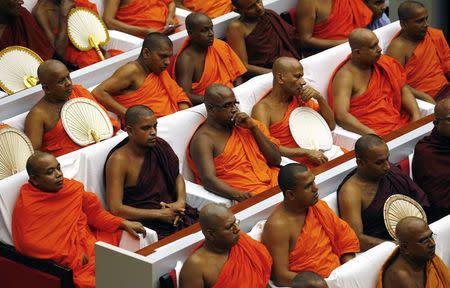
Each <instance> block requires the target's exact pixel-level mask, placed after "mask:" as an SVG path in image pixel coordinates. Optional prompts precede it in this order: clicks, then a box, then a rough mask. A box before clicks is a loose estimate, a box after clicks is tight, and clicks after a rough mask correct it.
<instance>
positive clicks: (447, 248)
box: [430, 215, 450, 267]
mask: <svg viewBox="0 0 450 288" xmlns="http://www.w3.org/2000/svg"><path fill="white" fill-rule="evenodd" d="M430 229H431V231H433V233H434V234H435V235H434V241H435V242H436V255H438V256H439V257H441V259H442V260H443V261H444V263H445V265H447V267H450V245H448V244H449V242H450V215H448V216H446V217H444V218H442V219H440V220H439V221H436V222H434V223H432V224H430Z"/></svg>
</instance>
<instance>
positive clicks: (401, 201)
mask: <svg viewBox="0 0 450 288" xmlns="http://www.w3.org/2000/svg"><path fill="white" fill-rule="evenodd" d="M383 216H384V224H385V225H386V229H387V230H388V232H389V235H391V237H392V238H393V239H395V240H397V237H396V235H395V227H396V226H397V224H398V222H400V220H402V219H403V218H405V217H409V216H414V217H418V218H421V219H423V220H424V221H425V222H427V215H426V214H425V211H423V208H422V206H420V204H419V203H417V202H416V201H415V200H414V199H411V198H410V197H408V196H405V195H402V194H394V195H392V196H391V197H389V198H388V199H387V200H386V202H385V203H384V208H383Z"/></svg>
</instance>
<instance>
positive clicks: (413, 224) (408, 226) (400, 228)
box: [395, 216, 428, 243]
mask: <svg viewBox="0 0 450 288" xmlns="http://www.w3.org/2000/svg"><path fill="white" fill-rule="evenodd" d="M427 228H428V224H427V223H426V222H425V221H424V220H423V219H421V218H418V217H413V216H410V217H405V218H403V219H402V220H400V221H399V222H398V223H397V226H396V227H395V235H396V236H397V240H398V241H399V242H400V243H401V242H409V241H411V240H412V239H414V236H415V235H417V233H418V232H420V231H423V230H424V229H427Z"/></svg>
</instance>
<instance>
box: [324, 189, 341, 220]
mask: <svg viewBox="0 0 450 288" xmlns="http://www.w3.org/2000/svg"><path fill="white" fill-rule="evenodd" d="M321 200H323V201H325V202H326V203H327V204H328V207H330V209H331V210H333V212H334V213H335V214H336V215H338V216H339V208H338V199H337V193H336V192H333V193H331V194H330V195H328V196H326V197H323V198H322V199H321Z"/></svg>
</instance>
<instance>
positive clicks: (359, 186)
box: [337, 134, 429, 251]
mask: <svg viewBox="0 0 450 288" xmlns="http://www.w3.org/2000/svg"><path fill="white" fill-rule="evenodd" d="M355 155H356V164H357V168H356V169H355V170H354V171H352V172H351V173H350V174H349V175H347V176H346V177H345V178H344V180H343V181H342V183H341V185H340V186H339V188H338V190H337V197H338V207H339V213H340V215H341V217H342V219H344V220H345V221H347V222H348V223H349V224H350V226H351V227H352V228H353V230H354V231H355V232H356V235H357V236H358V238H359V242H360V243H361V250H362V251H365V250H368V249H370V248H372V247H374V246H376V245H378V244H380V243H381V242H384V241H386V240H392V239H391V237H390V235H389V233H388V231H387V229H386V227H385V225H384V219H383V207H384V203H385V202H386V200H387V199H388V198H389V197H390V196H392V195H394V194H403V195H406V196H409V197H411V198H413V199H414V200H416V201H417V202H418V203H419V204H420V205H422V207H424V208H425V210H428V207H429V203H428V198H427V195H426V194H425V193H424V192H423V191H422V189H420V187H419V186H417V184H416V183H414V182H413V181H412V180H411V178H409V177H408V176H407V175H405V174H403V172H401V171H400V169H398V168H397V167H395V166H393V165H390V164H389V149H388V146H387V145H386V143H384V142H383V140H382V139H381V138H380V137H379V136H377V135H373V134H369V135H365V136H363V137H361V138H359V139H358V141H356V144H355Z"/></svg>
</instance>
